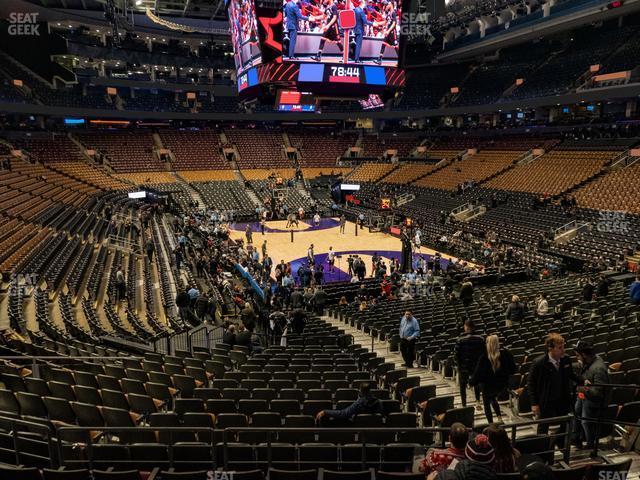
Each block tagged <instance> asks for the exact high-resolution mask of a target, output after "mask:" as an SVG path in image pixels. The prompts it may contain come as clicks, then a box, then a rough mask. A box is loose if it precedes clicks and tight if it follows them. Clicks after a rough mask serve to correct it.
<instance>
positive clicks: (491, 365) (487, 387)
mask: <svg viewBox="0 0 640 480" xmlns="http://www.w3.org/2000/svg"><path fill="white" fill-rule="evenodd" d="M486 345H487V350H486V352H485V353H484V355H483V356H482V357H480V360H478V364H477V366H476V370H475V372H473V375H472V376H471V379H470V380H469V384H470V385H472V386H475V385H480V390H481V391H482V401H483V404H484V414H485V416H486V417H487V420H488V421H489V423H493V415H492V413H491V407H493V410H494V411H495V412H496V415H497V416H498V417H501V413H500V405H499V404H498V397H499V396H500V394H502V392H504V391H505V390H506V388H507V385H508V384H509V375H511V374H513V373H515V371H516V366H515V362H514V361H513V356H512V355H511V353H510V352H509V351H508V350H506V349H501V348H500V341H499V340H498V336H497V335H489V336H488V337H487V340H486Z"/></svg>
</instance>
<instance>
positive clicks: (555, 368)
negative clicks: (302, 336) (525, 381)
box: [529, 333, 577, 445]
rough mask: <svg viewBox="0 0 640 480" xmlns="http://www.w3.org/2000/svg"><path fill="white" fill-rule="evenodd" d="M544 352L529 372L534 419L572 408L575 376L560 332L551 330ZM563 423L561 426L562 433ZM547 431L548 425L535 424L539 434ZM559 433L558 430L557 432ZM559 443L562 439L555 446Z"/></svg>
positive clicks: (565, 412) (562, 412)
mask: <svg viewBox="0 0 640 480" xmlns="http://www.w3.org/2000/svg"><path fill="white" fill-rule="evenodd" d="M545 347H546V350H547V353H545V354H544V355H541V356H540V357H538V358H536V359H535V360H534V361H533V363H532V364H531V370H530V372H529V395H530V396H531V410H532V411H533V414H534V415H535V416H536V417H537V418H552V417H560V416H563V415H567V414H568V413H569V412H570V411H571V407H572V405H571V393H572V384H571V382H572V381H577V377H576V375H575V374H574V372H573V369H572V367H571V359H570V358H569V357H568V356H566V355H565V351H564V349H565V341H564V338H563V337H562V335H560V334H558V333H550V334H549V335H548V336H547V339H546V340H545ZM564 429H565V425H564V424H562V425H561V429H560V432H563V431H564ZM548 431H549V424H542V425H538V434H545V435H546V433H547V432H548ZM560 432H559V433H560ZM561 444H562V440H560V441H559V442H558V445H561Z"/></svg>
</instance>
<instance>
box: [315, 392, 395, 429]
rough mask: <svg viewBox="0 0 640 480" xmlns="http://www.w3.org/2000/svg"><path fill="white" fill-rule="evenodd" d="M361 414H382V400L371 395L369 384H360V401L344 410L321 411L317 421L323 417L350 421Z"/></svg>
mask: <svg viewBox="0 0 640 480" xmlns="http://www.w3.org/2000/svg"><path fill="white" fill-rule="evenodd" d="M359 413H367V414H370V415H374V414H376V413H378V414H382V413H383V410H382V404H381V403H380V400H378V399H377V398H376V397H374V396H373V394H372V393H371V386H370V385H369V384H368V383H362V384H360V394H359V396H358V399H357V400H356V401H355V402H353V403H352V404H351V405H349V406H348V407H346V408H343V409H342V410H321V411H320V412H318V415H316V420H318V421H320V419H321V418H322V417H325V416H326V417H328V418H341V419H345V418H346V419H349V418H353V417H355V416H356V415H358V414H359Z"/></svg>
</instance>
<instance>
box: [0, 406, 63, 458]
mask: <svg viewBox="0 0 640 480" xmlns="http://www.w3.org/2000/svg"><path fill="white" fill-rule="evenodd" d="M0 415H1V414H0ZM0 422H2V423H9V424H10V425H11V432H10V433H11V435H12V437H13V445H14V447H15V449H16V450H15V458H16V465H21V464H22V463H23V462H21V461H20V450H19V449H18V437H19V434H20V432H21V431H30V432H34V433H39V434H43V436H44V437H46V441H47V450H48V452H49V466H50V467H56V466H57V465H55V455H54V454H53V453H54V450H53V438H54V436H55V432H54V431H53V430H52V429H51V428H50V427H49V426H48V425H43V424H42V423H35V422H28V421H26V420H21V419H17V418H11V417H4V416H0ZM20 427H23V428H28V430H21V429H20ZM38 458H42V459H43V460H44V459H45V458H44V457H38Z"/></svg>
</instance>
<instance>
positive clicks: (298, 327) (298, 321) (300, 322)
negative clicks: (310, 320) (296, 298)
mask: <svg viewBox="0 0 640 480" xmlns="http://www.w3.org/2000/svg"><path fill="white" fill-rule="evenodd" d="M305 323H307V314H306V313H305V312H304V310H302V309H300V308H298V309H296V310H294V311H292V312H291V333H293V334H294V335H302V332H303V331H304V326H305Z"/></svg>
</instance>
